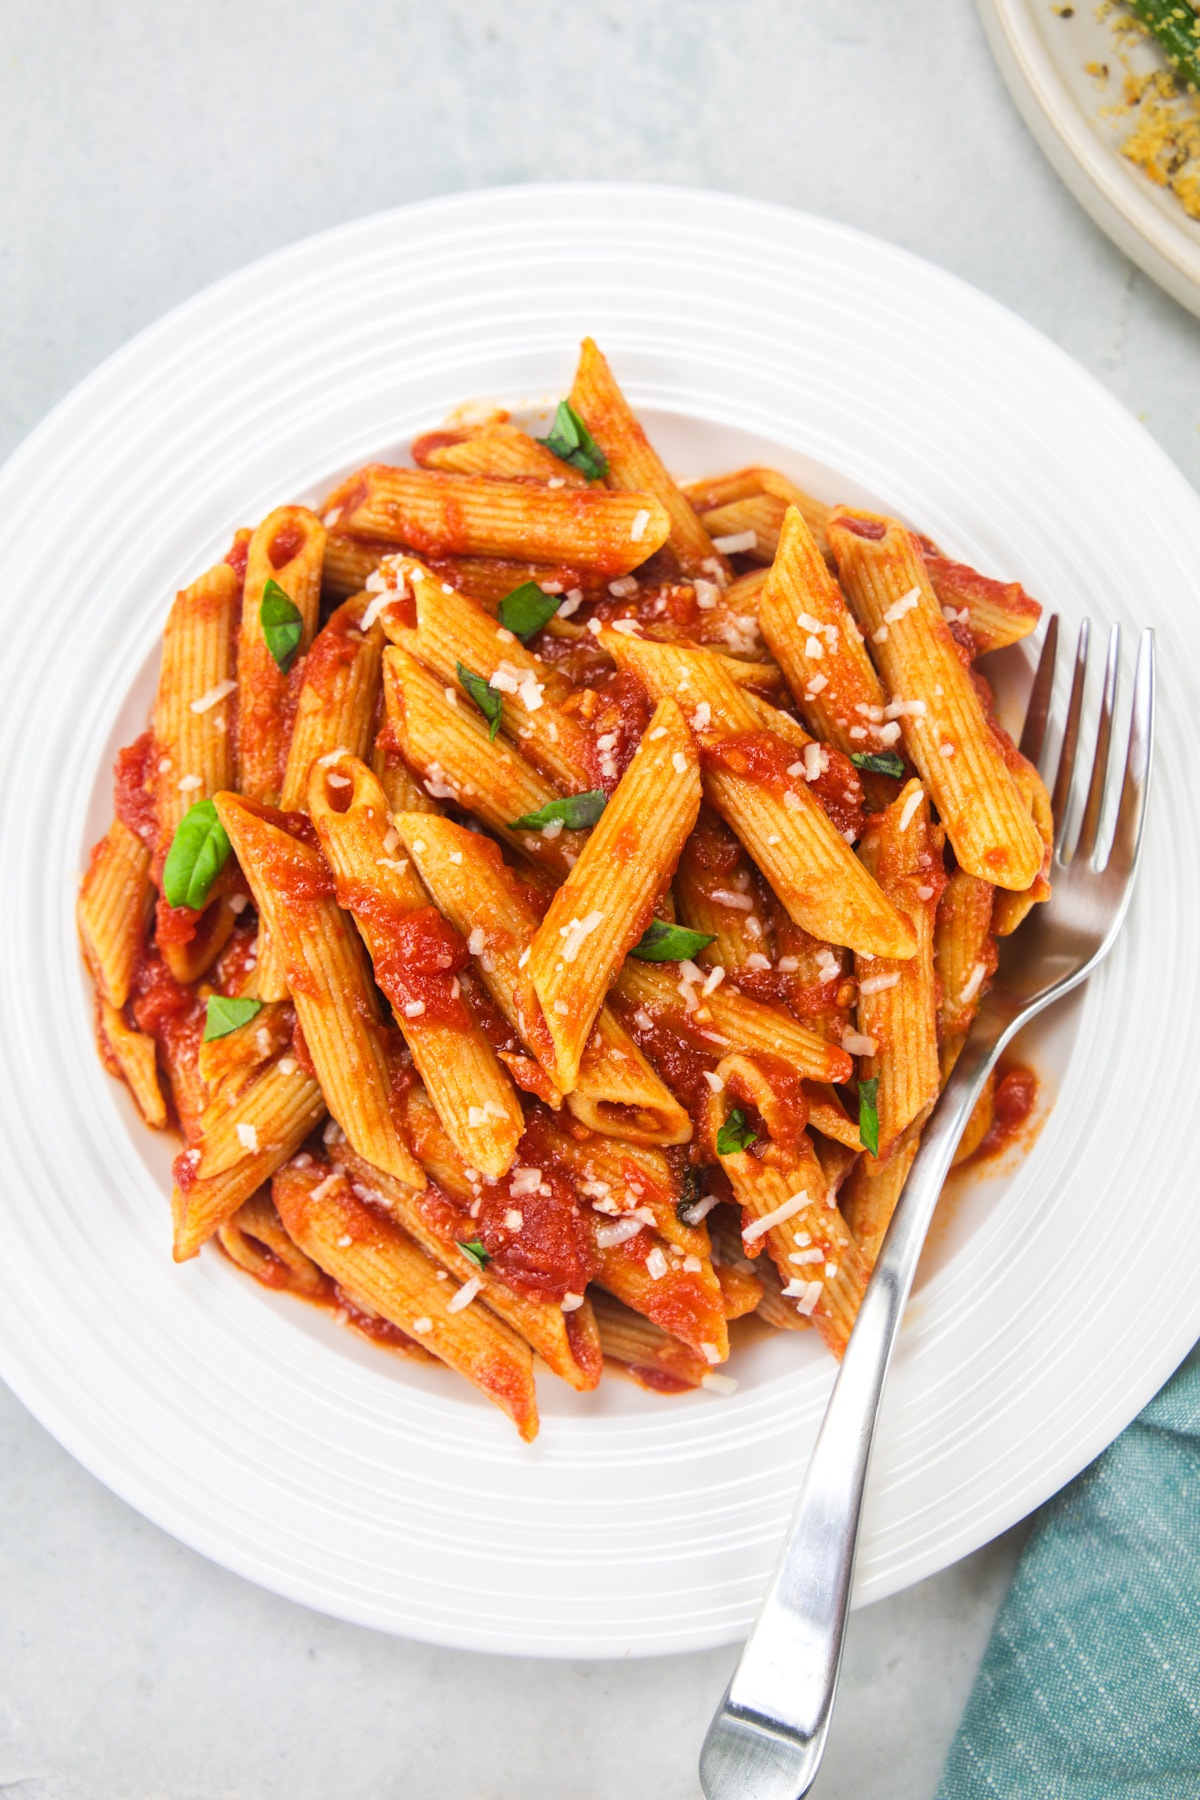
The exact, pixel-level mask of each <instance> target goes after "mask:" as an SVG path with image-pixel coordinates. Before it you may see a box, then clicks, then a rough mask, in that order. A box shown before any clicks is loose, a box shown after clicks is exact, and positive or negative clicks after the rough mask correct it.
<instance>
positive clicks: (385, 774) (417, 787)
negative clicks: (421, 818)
mask: <svg viewBox="0 0 1200 1800" xmlns="http://www.w3.org/2000/svg"><path fill="white" fill-rule="evenodd" d="M371 773H372V774H373V775H374V777H375V779H376V781H377V782H378V783H379V785H380V787H381V788H382V789H383V791H384V793H385V794H386V795H387V803H388V806H389V807H390V808H391V810H392V812H394V813H395V812H424V813H438V814H440V812H441V810H442V809H441V807H440V806H439V805H438V803H437V801H436V800H435V799H434V798H433V796H432V795H431V794H427V793H426V791H425V787H424V784H423V783H422V782H420V781H418V780H417V777H416V776H415V775H414V774H413V772H412V770H411V769H410V768H409V766H408V764H407V763H406V762H405V760H404V758H403V756H402V755H401V754H400V752H399V750H397V749H396V748H395V745H394V743H393V741H392V729H391V726H390V725H388V724H387V722H386V721H385V722H384V724H383V725H382V726H381V727H380V729H379V731H378V732H377V733H376V736H375V744H374V747H373V749H372V751H371Z"/></svg>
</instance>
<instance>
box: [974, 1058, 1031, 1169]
mask: <svg viewBox="0 0 1200 1800" xmlns="http://www.w3.org/2000/svg"><path fill="white" fill-rule="evenodd" d="M1037 1097H1038V1078H1037V1076H1036V1075H1035V1074H1034V1072H1033V1070H1032V1069H1031V1068H1028V1067H1027V1066H1026V1065H1025V1064H1024V1063H1013V1064H1010V1065H1009V1066H1008V1067H1007V1068H1005V1067H1003V1066H1002V1067H1001V1072H1000V1078H999V1080H998V1081H997V1083H996V1091H995V1094H994V1095H993V1099H992V1122H991V1125H990V1126H989V1127H988V1130H987V1134H986V1136H985V1137H984V1139H983V1142H982V1143H981V1144H980V1146H979V1148H978V1149H977V1150H975V1151H973V1152H972V1154H971V1155H970V1156H968V1157H967V1158H966V1159H965V1160H964V1162H963V1163H961V1164H960V1167H962V1168H971V1167H972V1166H973V1165H975V1164H977V1163H982V1162H989V1161H990V1160H991V1159H992V1157H994V1156H1001V1155H1003V1153H1004V1151H1005V1150H1008V1149H1009V1148H1011V1146H1012V1145H1013V1144H1015V1143H1016V1142H1017V1140H1018V1139H1019V1137H1020V1136H1021V1133H1022V1131H1023V1130H1024V1128H1025V1127H1026V1126H1027V1125H1028V1123H1029V1120H1030V1119H1031V1118H1032V1116H1033V1110H1034V1107H1035V1106H1036V1105H1037Z"/></svg>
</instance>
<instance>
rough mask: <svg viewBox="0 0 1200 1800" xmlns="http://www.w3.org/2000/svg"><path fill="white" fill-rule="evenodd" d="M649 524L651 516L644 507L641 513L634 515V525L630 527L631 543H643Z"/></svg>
mask: <svg viewBox="0 0 1200 1800" xmlns="http://www.w3.org/2000/svg"><path fill="white" fill-rule="evenodd" d="M649 523H650V514H649V513H648V512H647V511H646V509H645V507H642V509H641V511H640V512H636V513H634V515H633V524H632V525H631V526H630V527H629V537H630V542H631V543H634V544H640V543H641V541H642V539H643V538H644V537H645V535H646V527H647V525H648V524H649Z"/></svg>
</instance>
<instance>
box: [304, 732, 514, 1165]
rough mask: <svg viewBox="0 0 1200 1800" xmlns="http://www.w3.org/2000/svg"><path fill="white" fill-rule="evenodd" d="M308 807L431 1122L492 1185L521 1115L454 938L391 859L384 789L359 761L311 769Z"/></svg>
mask: <svg viewBox="0 0 1200 1800" xmlns="http://www.w3.org/2000/svg"><path fill="white" fill-rule="evenodd" d="M308 810H309V814H310V816H311V818H312V821H313V824H314V825H315V826H316V828H317V833H318V836H319V837H320V840H321V845H322V848H323V849H324V851H325V856H326V859H327V861H328V863H329V866H330V868H331V869H332V870H333V876H334V892H335V895H336V898H337V901H338V904H339V905H340V906H341V907H342V909H343V910H344V911H345V912H348V913H350V914H351V915H352V917H353V918H354V921H355V923H356V924H357V926H358V928H359V931H360V932H361V933H362V936H363V941H364V942H365V944H366V946H367V951H368V954H369V955H370V958H371V962H372V965H373V967H374V972H375V979H376V981H377V982H378V984H379V986H380V988H381V989H382V991H383V993H384V994H385V995H386V996H387V999H388V1001H389V1003H390V1005H391V1008H392V1012H393V1015H394V1017H395V1020H396V1024H397V1025H398V1026H399V1028H400V1030H401V1032H402V1033H403V1035H404V1039H405V1042H406V1043H407V1045H408V1047H409V1049H410V1050H411V1052H412V1057H413V1061H414V1063H415V1064H416V1067H417V1072H418V1074H419V1075H420V1077H421V1079H422V1081H423V1082H424V1083H425V1089H426V1092H427V1093H428V1095H429V1098H430V1100H431V1101H432V1103H433V1105H434V1107H435V1108H436V1110H437V1114H438V1117H439V1118H440V1119H441V1121H442V1123H443V1125H444V1126H445V1127H446V1130H447V1132H448V1133H449V1134H450V1137H451V1138H452V1139H453V1141H454V1143H455V1145H456V1146H457V1147H458V1149H459V1150H460V1152H461V1153H462V1155H463V1156H464V1157H466V1159H467V1161H468V1162H469V1163H470V1164H471V1165H472V1167H474V1168H476V1169H479V1170H480V1171H481V1172H482V1173H483V1174H484V1175H486V1176H490V1177H491V1178H492V1179H496V1178H497V1177H499V1176H501V1175H503V1174H505V1173H506V1172H507V1171H508V1169H509V1167H510V1166H511V1164H512V1160H513V1156H514V1154H515V1152H516V1148H517V1144H518V1142H519V1140H520V1137H521V1134H522V1132H523V1131H524V1129H525V1118H524V1114H523V1113H522V1111H521V1105H520V1102H519V1100H518V1099H517V1095H516V1092H515V1090H514V1088H513V1084H512V1082H511V1080H510V1079H509V1076H508V1074H507V1073H506V1071H505V1069H504V1067H503V1066H502V1064H501V1063H500V1060H499V1058H498V1057H497V1055H496V1052H495V1050H494V1049H493V1048H492V1045H491V1043H490V1042H489V1040H488V1038H487V1035H486V1033H485V1032H484V1030H483V1028H482V1027H481V1025H480V1024H479V1022H478V1020H477V1019H476V1018H475V1016H474V1014H473V1013H472V1011H471V1006H470V999H469V995H468V994H467V993H466V992H465V991H464V989H463V983H462V981H461V980H460V979H459V977H460V975H461V974H462V972H463V971H464V970H465V968H466V966H467V963H468V961H469V954H468V951H467V947H466V945H465V943H464V942H463V939H462V938H461V936H460V935H459V934H458V933H457V932H456V931H455V929H454V927H453V926H452V925H451V924H449V923H448V922H447V921H446V920H445V919H444V918H443V917H442V915H441V914H440V913H439V912H438V911H437V909H436V907H434V906H431V905H430V902H429V895H428V893H427V892H426V890H425V888H424V886H423V884H422V882H421V880H420V877H419V876H418V874H417V872H416V870H415V869H414V868H413V866H412V863H411V862H410V861H409V859H408V858H406V857H405V856H403V855H401V854H400V853H399V852H400V850H401V845H400V841H399V835H398V833H397V831H396V829H395V827H394V826H393V825H392V823H391V819H390V816H389V813H388V808H387V800H386V797H385V795H384V792H383V789H382V788H381V787H380V785H379V783H378V782H377V781H376V779H375V777H374V776H373V775H372V774H371V772H370V770H369V769H368V768H367V767H366V766H365V764H363V763H362V762H360V761H358V759H357V758H356V757H353V756H342V757H338V758H337V759H336V761H333V762H330V761H328V760H326V761H324V762H322V763H321V764H317V765H314V767H313V769H312V773H311V776H310V779H309V785H308ZM415 816H416V817H418V818H420V817H421V815H420V814H417V815H415ZM439 823H440V821H439ZM401 1179H406V1177H403V1176H402V1177H401Z"/></svg>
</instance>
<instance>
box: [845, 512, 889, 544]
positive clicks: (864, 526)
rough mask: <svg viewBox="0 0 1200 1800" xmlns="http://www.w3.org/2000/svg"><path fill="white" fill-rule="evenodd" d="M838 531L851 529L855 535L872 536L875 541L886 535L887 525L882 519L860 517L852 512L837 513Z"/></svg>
mask: <svg viewBox="0 0 1200 1800" xmlns="http://www.w3.org/2000/svg"><path fill="white" fill-rule="evenodd" d="M837 526H838V530H839V531H852V532H853V533H854V535H855V537H860V538H872V539H873V540H874V541H875V542H876V543H878V542H879V540H880V538H884V537H886V536H887V525H886V524H885V522H884V521H883V520H882V519H860V518H857V517H856V516H855V515H854V514H853V513H841V514H839V515H838V521H837Z"/></svg>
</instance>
